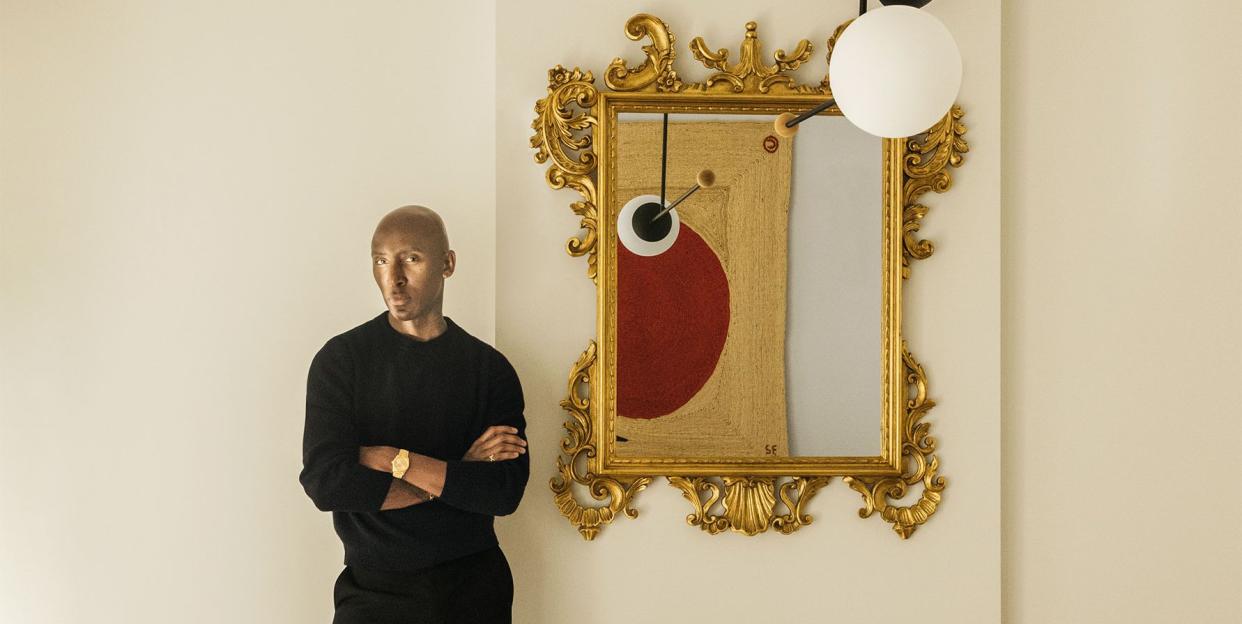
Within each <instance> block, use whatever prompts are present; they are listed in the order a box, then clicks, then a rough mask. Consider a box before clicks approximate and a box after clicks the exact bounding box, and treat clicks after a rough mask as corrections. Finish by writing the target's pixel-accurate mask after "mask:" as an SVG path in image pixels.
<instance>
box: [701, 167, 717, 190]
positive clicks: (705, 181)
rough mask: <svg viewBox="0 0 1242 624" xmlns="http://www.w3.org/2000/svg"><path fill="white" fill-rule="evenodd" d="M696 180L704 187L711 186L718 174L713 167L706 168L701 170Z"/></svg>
mask: <svg viewBox="0 0 1242 624" xmlns="http://www.w3.org/2000/svg"><path fill="white" fill-rule="evenodd" d="M696 182H698V183H699V186H701V187H703V188H711V187H712V185H713V184H715V183H716V174H715V173H713V172H712V170H711V169H704V170H702V171H700V172H699V177H698V178H697V179H696Z"/></svg>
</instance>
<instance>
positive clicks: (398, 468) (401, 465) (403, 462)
mask: <svg viewBox="0 0 1242 624" xmlns="http://www.w3.org/2000/svg"><path fill="white" fill-rule="evenodd" d="M409 467H410V458H409V457H406V456H404V455H402V456H399V457H397V458H396V459H394V460H392V471H393V472H405V470H406V469H407V468H409Z"/></svg>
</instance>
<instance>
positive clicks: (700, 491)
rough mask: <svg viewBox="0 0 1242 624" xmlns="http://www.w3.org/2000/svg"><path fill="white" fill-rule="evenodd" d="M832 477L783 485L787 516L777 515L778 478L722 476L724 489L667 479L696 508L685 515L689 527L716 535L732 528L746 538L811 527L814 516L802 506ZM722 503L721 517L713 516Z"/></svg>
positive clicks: (707, 481) (697, 480)
mask: <svg viewBox="0 0 1242 624" xmlns="http://www.w3.org/2000/svg"><path fill="white" fill-rule="evenodd" d="M829 479H830V477H797V478H794V479H793V480H791V481H787V482H785V483H782V484H781V485H780V500H781V503H782V504H784V506H785V509H786V511H787V513H785V514H783V515H777V514H776V490H777V487H776V482H777V479H776V478H775V477H722V478H721V480H722V482H723V490H724V494H723V496H722V495H721V490H722V486H721V484H719V483H717V482H716V481H714V480H713V479H711V478H709V477H668V482H669V484H671V485H672V486H673V487H676V488H678V489H680V490H681V493H682V496H684V497H685V498H686V500H688V501H690V504H691V505H693V506H694V513H692V514H690V515H688V516H686V524H689V525H690V526H697V527H699V528H700V529H702V530H704V531H707V532H708V533H710V534H712V535H715V534H717V533H721V532H724V531H726V530H729V529H732V530H733V531H736V532H738V533H744V534H746V535H758V534H760V533H763V532H764V531H767V530H768V528H770V527H774V528H776V529H777V530H778V531H780V532H781V533H784V534H786V535H788V534H790V533H793V532H794V531H797V530H798V529H800V528H802V527H803V526H804V525H807V524H810V523H811V520H812V517H811V516H810V515H809V514H806V513H804V512H803V506H804V505H805V504H806V503H807V501H809V500H810V499H811V498H812V497H813V496H815V493H816V492H818V491H819V489H820V488H822V487H824V486H825V485H827V484H828V481H829ZM717 502H719V503H720V507H721V509H722V510H723V512H722V514H720V515H717V514H716V513H713V511H712V509H713V507H715V505H716V503H717Z"/></svg>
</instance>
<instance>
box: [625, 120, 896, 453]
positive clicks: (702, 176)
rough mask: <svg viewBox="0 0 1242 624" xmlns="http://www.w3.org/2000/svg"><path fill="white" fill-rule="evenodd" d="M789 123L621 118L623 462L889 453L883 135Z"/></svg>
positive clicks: (827, 123) (839, 124)
mask: <svg viewBox="0 0 1242 624" xmlns="http://www.w3.org/2000/svg"><path fill="white" fill-rule="evenodd" d="M774 121H775V117H774V116H773V115H767V114H763V115H745V114H704V115H700V114H684V113H674V114H669V115H668V121H667V133H665V131H664V128H665V124H664V115H662V114H659V113H648V112H643V113H637V112H635V113H627V112H620V113H618V115H617V124H616V152H615V163H614V168H613V172H614V179H612V180H611V181H610V182H609V184H610V185H611V187H610V189H609V195H610V197H611V198H612V204H613V205H611V206H610V207H609V211H608V214H609V215H610V216H611V218H613V219H616V220H615V221H614V222H613V223H615V226H616V228H617V229H616V232H617V244H616V256H615V258H616V276H617V296H616V328H617V330H616V331H617V343H616V344H617V348H616V353H617V356H616V357H617V361H616V374H617V377H616V407H617V410H616V413H617V418H616V421H615V423H614V424H615V426H614V431H615V433H616V440H617V444H616V447H615V448H616V449H617V450H616V452H617V455H618V456H619V457H635V458H637V457H650V458H669V457H696V458H724V457H728V458H743V457H772V456H776V457H791V456H795V457H796V456H817V457H837V456H853V457H858V456H873V455H879V454H880V450H881V410H882V397H881V375H882V363H881V351H880V349H881V344H880V341H881V303H882V300H883V297H882V295H883V293H882V287H881V284H882V279H881V278H882V270H883V267H882V265H881V264H882V253H881V252H882V249H881V245H882V234H883V233H882V225H883V210H882V196H883V167H882V158H883V154H882V148H883V146H882V141H881V139H879V138H877V137H874V136H871V135H869V134H866V133H865V132H863V131H861V130H859V129H858V128H856V127H855V126H853V125H852V124H850V123H849V122H848V121H846V120H845V119H844V118H842V117H839V116H835V115H819V116H815V117H812V118H810V119H809V120H807V121H805V122H803V123H802V124H800V126H799V127H798V132H797V134H796V135H794V136H792V137H785V136H781V135H780V134H778V133H777V132H775V130H774V126H773V124H774ZM688 192H689V195H688V196H687V197H685V198H684V199H682V197H683V195H686V194H687V193H688ZM661 196H663V198H664V199H663V202H661ZM679 199H680V200H681V201H680V203H676V205H675V207H673V208H672V209H669V210H665V209H666V208H668V207H669V206H673V205H674V203H675V202H677V201H678V200H679Z"/></svg>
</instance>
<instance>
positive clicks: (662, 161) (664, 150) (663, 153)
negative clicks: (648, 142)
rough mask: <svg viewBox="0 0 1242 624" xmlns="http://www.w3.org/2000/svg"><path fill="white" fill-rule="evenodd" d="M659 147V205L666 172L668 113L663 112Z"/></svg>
mask: <svg viewBox="0 0 1242 624" xmlns="http://www.w3.org/2000/svg"><path fill="white" fill-rule="evenodd" d="M662 141H663V143H662V145H661V147H660V205H661V206H663V205H664V180H665V174H667V173H668V113H664V138H663V139H662Z"/></svg>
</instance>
